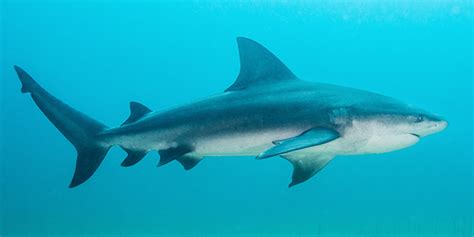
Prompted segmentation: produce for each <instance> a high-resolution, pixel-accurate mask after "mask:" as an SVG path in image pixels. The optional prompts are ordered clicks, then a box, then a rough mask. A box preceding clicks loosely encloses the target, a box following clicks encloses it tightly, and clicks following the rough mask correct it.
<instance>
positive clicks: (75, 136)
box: [15, 66, 111, 188]
mask: <svg viewBox="0 0 474 237" xmlns="http://www.w3.org/2000/svg"><path fill="white" fill-rule="evenodd" d="M15 71H16V72H17V74H18V77H19V79H20V81H21V83H22V88H21V92H23V93H31V97H32V98H33V100H34V102H35V103H36V105H38V107H39V108H40V110H41V111H42V112H43V113H44V115H46V117H47V118H48V119H49V120H50V121H51V122H52V123H53V124H54V126H56V128H57V129H58V130H59V131H60V132H61V133H62V134H63V135H64V136H65V137H66V138H67V139H68V140H69V142H71V143H72V144H73V145H74V147H75V148H76V151H77V160H76V169H75V172H74V176H73V178H72V180H71V184H70V185H69V187H70V188H73V187H76V186H78V185H80V184H82V183H84V182H85V181H86V180H88V179H89V178H90V177H91V176H92V175H93V174H94V172H95V171H96V170H97V168H98V167H99V165H100V164H101V163H102V161H103V160H104V158H105V155H106V154H107V151H108V150H109V149H110V146H111V145H109V144H107V143H106V142H104V141H102V140H101V139H100V137H99V136H98V135H99V134H100V133H101V132H102V131H104V130H106V129H107V127H106V126H105V125H103V124H102V123H100V122H98V121H96V120H94V119H92V118H90V117H89V116H87V115H85V114H83V113H81V112H79V111H77V110H75V109H73V108H72V107H70V106H68V105H67V104H65V103H64V102H62V101H60V100H59V99H57V98H56V97H54V96H52V95H51V94H49V93H48V92H47V91H46V90H45V89H43V88H42V87H41V86H40V85H39V84H38V83H37V82H36V81H35V80H34V79H33V78H32V77H31V76H30V75H28V73H26V72H25V71H24V70H23V69H21V68H20V67H18V66H15Z"/></svg>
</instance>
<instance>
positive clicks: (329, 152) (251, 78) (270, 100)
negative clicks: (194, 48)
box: [14, 37, 447, 188]
mask: <svg viewBox="0 0 474 237" xmlns="http://www.w3.org/2000/svg"><path fill="white" fill-rule="evenodd" d="M237 44H238V51H239V56H240V73H239V75H238V76H237V79H236V80H235V82H234V83H233V84H232V85H231V86H230V87H229V88H227V89H226V90H225V91H224V92H222V93H219V94H216V95H213V96H210V97H208V98H205V99H201V100H198V101H195V102H192V103H189V104H186V105H182V106H179V107H175V108H171V109H167V110H163V111H156V112H153V111H152V110H151V109H149V108H148V107H146V106H144V105H143V104H140V103H138V102H130V116H129V117H128V118H127V119H126V120H125V121H124V122H123V123H122V124H121V125H120V126H117V127H113V128H110V127H108V126H106V125H104V124H102V123H101V122H98V121H97V120H95V119H93V118H91V117H89V116H88V115H86V114H84V113H82V112H80V111H77V110H76V109H74V108H72V107H71V106H69V105H67V104H66V103H64V102H62V101H61V100H60V99H58V98H56V97H54V96H53V95H52V94H50V93H49V92H48V91H47V90H45V89H44V88H43V87H42V86H40V84H38V83H37V82H36V81H35V80H34V79H33V78H32V77H31V76H30V75H29V74H28V73H27V72H26V71H25V70H23V69H22V68H20V67H18V66H16V65H15V66H14V69H15V71H16V73H17V75H18V77H19V79H20V82H21V84H22V87H21V92H23V93H29V94H30V95H31V98H32V99H33V101H34V102H35V103H36V105H37V106H38V107H39V109H40V110H41V111H42V112H43V113H44V115H45V116H46V117H47V118H48V119H49V120H50V121H51V122H52V124H53V125H54V126H55V127H56V128H57V129H58V130H59V131H60V132H61V133H62V134H63V135H64V137H65V138H66V139H67V140H69V142H70V143H72V145H73V146H74V147H75V149H76V151H77V159H76V166H75V171H74V175H73V177H72V180H71V182H70V185H69V187H70V188H73V187H76V186H78V185H80V184H82V183H84V182H86V181H87V180H89V178H90V177H91V176H92V175H93V174H94V173H95V172H96V171H97V169H98V167H99V166H100V164H101V163H102V161H103V160H104V158H105V156H106V154H107V151H108V150H109V149H110V148H111V147H112V146H120V147H121V148H123V149H124V150H125V152H126V153H127V156H126V158H125V159H124V160H123V162H122V163H121V165H122V166H124V167H130V166H133V165H135V164H137V163H138V162H139V161H140V160H142V159H143V158H144V157H145V155H146V154H147V153H149V152H151V151H158V153H159V156H160V159H159V163H158V166H162V165H165V164H168V163H170V162H172V161H177V162H179V163H180V164H181V165H182V166H183V167H184V169H185V170H190V169H192V168H194V167H195V166H196V165H197V164H199V162H200V161H201V160H202V159H203V158H204V157H206V159H207V158H209V157H223V156H237V157H241V156H247V157H248V156H253V157H255V158H256V159H258V160H261V159H267V158H272V157H282V158H284V159H286V160H288V161H289V162H290V163H291V164H292V165H293V174H292V178H291V182H290V184H289V187H292V186H294V185H297V184H300V183H303V182H305V181H307V180H308V179H310V178H311V177H313V176H314V175H315V174H316V173H318V172H319V171H321V170H322V169H323V168H324V167H325V166H326V165H327V164H328V163H330V161H331V160H333V159H334V157H336V156H340V155H343V156H348V155H364V154H380V153H386V152H391V151H395V150H400V149H403V148H406V147H409V146H412V145H414V144H415V143H417V142H418V141H419V140H420V139H421V138H423V137H425V136H428V135H430V134H434V133H437V132H440V131H442V130H443V129H445V128H446V127H447V122H446V121H445V120H444V119H442V118H440V117H439V116H437V115H435V114H432V113H430V112H427V111H425V110H422V109H419V108H416V107H413V106H411V105H409V104H406V103H403V102H401V101H399V100H397V99H394V98H391V97H388V96H384V95H381V94H377V93H372V92H368V91H364V90H359V89H353V88H348V87H343V86H337V85H331V84H325V83H319V82H311V81H305V80H302V79H300V78H299V77H297V76H296V75H295V74H294V73H293V72H292V71H291V70H290V69H289V68H288V67H287V66H286V65H285V64H284V63H283V62H282V61H281V60H280V59H279V58H278V57H276V56H275V55H274V54H273V53H271V52H270V51H269V50H268V49H266V48H265V47H264V46H262V45H261V44H259V43H257V42H256V41H253V40H251V39H248V38H244V37H237Z"/></svg>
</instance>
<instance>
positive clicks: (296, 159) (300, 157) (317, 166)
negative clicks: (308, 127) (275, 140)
mask: <svg viewBox="0 0 474 237" xmlns="http://www.w3.org/2000/svg"><path fill="white" fill-rule="evenodd" d="M282 157H283V158H285V159H286V160H288V161H289V162H291V164H292V165H293V175H292V181H291V183H290V185H289V187H292V186H295V185H297V184H300V183H303V182H305V181H306V180H308V179H310V178H311V177H313V176H314V175H315V174H317V173H318V172H319V171H320V170H322V169H323V168H324V167H325V166H326V165H327V164H328V163H329V162H330V161H331V160H332V159H333V158H334V155H332V154H301V153H294V154H288V155H283V156H282Z"/></svg>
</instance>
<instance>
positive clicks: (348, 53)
mask: <svg viewBox="0 0 474 237" xmlns="http://www.w3.org/2000/svg"><path fill="white" fill-rule="evenodd" d="M0 2H1V12H0V14H1V18H0V19H1V27H0V30H1V35H0V41H1V42H0V43H1V48H0V49H1V52H0V56H1V58H0V60H1V62H0V65H1V66H0V69H1V70H0V73H1V77H0V88H1V90H0V93H1V96H0V100H1V101H0V105H1V107H0V108H1V110H0V124H1V126H0V129H1V130H0V139H1V143H0V144H1V150H0V162H1V163H0V168H1V169H0V188H1V190H0V191H1V192H0V236H2V237H5V236H7V237H8V236H189V237H193V236H265V237H266V236H374V237H375V236H377V237H378V236H381V237H385V236H460V237H461V236H472V234H473V229H472V225H473V220H472V215H473V208H472V206H473V198H472V191H473V189H474V185H473V177H472V170H473V162H472V159H473V150H472V146H473V140H472V133H473V116H472V113H473V109H474V108H473V94H472V90H473V89H472V81H473V61H472V55H473V43H472V41H473V25H472V21H473V18H472V17H473V16H472V15H473V11H472V10H473V4H472V2H471V1H369V0H361V1H329V0H327V1H300V2H293V1H279V2H273V1H254V2H250V1H242V2H238V1H151V0H150V1H132V0H128V1H109V0H96V1H90V0H86V1H78V0H74V1H72V0H67V1H60V0H56V1H51V0H47V1H33V0H31V1H30V0H18V1H17V0H2V1H0ZM237 36H244V37H249V38H251V39H254V40H256V41H258V42H260V43H261V44H263V45H264V46H266V47H267V48H269V49H270V50H271V51H272V52H273V53H275V55H277V56H278V57H279V58H280V59H281V60H282V61H283V62H284V63H286V65H287V66H288V67H289V68H290V69H291V70H292V71H293V72H294V73H295V74H296V75H297V76H299V77H300V78H302V79H305V80H309V81H319V82H326V83H332V84H337V85H343V86H349V87H355V88H358V89H364V90H369V91H373V92H378V93H381V94H384V95H388V96H392V97H395V98H398V99H400V100H403V101H406V102H407V103H411V104H414V105H416V106H419V107H421V108H424V109H426V110H428V111H432V112H434V113H437V114H440V115H442V116H443V117H444V118H445V119H446V120H447V121H448V122H449V126H448V128H447V129H446V130H445V131H443V132H441V133H439V134H436V135H433V136H429V137H427V138H424V139H422V140H421V141H420V142H419V143H418V144H416V145H415V146H412V147H409V148H407V149H404V150H400V151H396V152H392V153H387V154H379V155H367V156H351V157H337V158H336V159H335V160H333V161H332V162H331V164H330V165H329V166H328V167H326V168H325V169H324V170H322V171H321V172H320V173H319V174H318V175H316V176H315V177H314V178H312V179H311V180H309V181H308V182H306V183H304V184H302V185H298V186H296V187H293V188H291V189H289V188H288V183H289V182H290V179H291V171H292V166H291V164H290V163H288V162H287V161H285V160H283V159H278V158H274V159H267V160H261V161H256V160H255V159H254V158H252V157H245V158H242V157H240V158H236V157H226V158H222V159H214V158H209V159H204V160H203V162H201V163H200V164H199V166H198V167H196V168H194V169H193V170H191V171H184V170H183V168H182V167H181V166H180V165H179V164H178V163H177V162H172V163H170V164H169V165H166V166H163V167H160V168H157V167H156V165H157V163H158V154H157V153H156V152H151V153H150V154H148V155H147V156H146V157H145V159H144V160H143V161H141V162H140V163H138V164H137V165H135V166H133V167H130V168H123V167H121V166H120V163H121V162H122V160H123V159H124V158H125V156H126V154H125V152H124V151H123V150H121V149H120V148H119V147H114V148H113V149H112V150H111V151H110V152H109V154H108V155H107V157H106V159H105V160H104V162H103V163H102V165H101V167H100V168H99V170H98V171H97V172H96V173H95V175H94V176H93V177H92V178H91V179H90V180H89V181H88V182H86V183H85V184H83V185H81V186H79V187H77V188H74V189H69V188H68V185H69V182H70V179H71V178H72V174H73V171H74V166H75V156H76V153H75V150H74V147H73V146H72V145H71V144H69V142H68V141H67V140H66V139H65V138H64V137H63V136H62V135H61V134H60V133H59V132H58V131H57V130H56V128H54V127H53V125H52V124H51V123H50V122H49V121H48V120H47V119H46V118H45V116H44V115H43V114H42V113H41V112H40V110H39V109H38V108H37V107H36V105H35V104H34V103H33V102H32V100H31V98H30V97H29V96H27V95H25V94H21V93H20V83H19V81H18V79H17V76H16V74H15V72H14V70H13V65H15V64H16V65H19V66H21V67H23V68H24V69H25V70H26V71H28V72H29V73H30V74H31V75H32V76H33V77H34V78H35V79H36V80H37V81H38V82H39V83H41V84H42V85H43V86H44V87H45V88H46V89H47V90H49V91H50V92H51V93H52V94H53V95H55V96H57V97H58V98H61V99H62V100H64V101H65V102H66V103H68V104H69V105H71V106H73V107H74V108H76V109H78V110H80V111H82V112H84V113H86V114H88V115H90V116H92V117H94V118H96V119H97V120H99V121H101V122H103V123H105V124H107V125H109V126H118V125H119V124H121V123H122V122H123V121H124V120H125V119H126V118H127V117H128V114H129V108H128V103H129V102H130V101H132V100H133V101H139V102H141V103H143V104H145V105H147V106H149V107H150V108H152V109H153V110H161V109H166V108H169V107H173V106H178V105H180V104H183V103H187V102H190V101H193V100H195V99H199V98H203V97H206V96H209V95H212V94H216V93H220V92H222V91H223V90H224V89H226V88H227V87H228V86H229V85H231V84H232V83H233V81H234V79H235V78H236V76H237V74H238V72H239V67H240V66H239V58H238V52H237V45H236V40H235V38H236V37H237ZM282 96H284V95H282Z"/></svg>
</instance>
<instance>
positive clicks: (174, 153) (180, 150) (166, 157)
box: [158, 145, 193, 166]
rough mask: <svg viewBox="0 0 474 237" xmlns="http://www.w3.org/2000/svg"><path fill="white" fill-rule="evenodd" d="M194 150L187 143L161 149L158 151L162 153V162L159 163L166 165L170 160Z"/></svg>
mask: <svg viewBox="0 0 474 237" xmlns="http://www.w3.org/2000/svg"><path fill="white" fill-rule="evenodd" d="M192 151H193V149H192V147H190V146H185V145H184V146H178V147H172V148H168V149H166V150H160V151H158V153H159V154H160V163H159V164H158V166H162V165H166V164H168V163H169V162H171V161H173V160H175V159H177V158H178V157H181V156H183V155H185V154H187V153H190V152H192Z"/></svg>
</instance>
